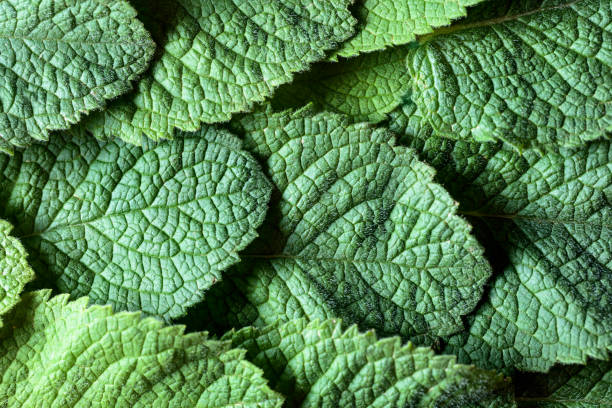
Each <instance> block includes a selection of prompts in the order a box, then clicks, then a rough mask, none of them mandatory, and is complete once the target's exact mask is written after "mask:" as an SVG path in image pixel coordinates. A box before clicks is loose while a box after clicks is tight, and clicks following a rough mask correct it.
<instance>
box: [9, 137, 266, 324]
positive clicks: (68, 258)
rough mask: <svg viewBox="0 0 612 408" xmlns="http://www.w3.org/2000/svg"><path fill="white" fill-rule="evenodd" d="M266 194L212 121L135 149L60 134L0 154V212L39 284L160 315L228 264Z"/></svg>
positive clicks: (251, 233)
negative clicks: (195, 130)
mask: <svg viewBox="0 0 612 408" xmlns="http://www.w3.org/2000/svg"><path fill="white" fill-rule="evenodd" d="M88 139H91V140H88ZM269 195H270V184H269V182H268V181H267V180H266V178H265V176H264V175H263V173H262V171H261V169H260V167H259V165H258V164H257V163H256V162H255V160H254V159H253V158H252V157H251V156H250V155H249V154H248V153H246V152H245V151H243V150H242V148H241V143H240V141H239V140H238V139H236V138H235V137H234V136H233V135H231V134H229V133H228V132H225V131H222V130H217V129H215V128H212V127H207V128H203V129H202V130H201V131H200V132H198V133H195V134H182V135H179V136H178V137H177V138H176V140H175V141H173V142H169V141H167V142H164V143H157V144H156V143H153V142H151V141H147V140H144V141H143V145H142V147H137V146H131V145H127V144H125V143H124V142H121V141H113V142H101V141H98V140H95V139H94V138H91V137H89V138H88V137H83V136H80V135H78V134H68V133H66V134H62V135H58V136H57V137H55V138H54V139H53V140H52V141H51V142H50V143H49V144H47V145H34V146H32V147H30V148H29V149H27V150H25V151H24V152H23V153H18V154H15V156H13V157H12V158H9V157H6V156H0V215H1V216H3V217H5V218H6V219H9V220H11V221H13V222H14V224H15V225H16V229H15V235H16V236H17V237H20V238H21V240H22V242H23V244H24V246H25V247H26V248H27V249H28V252H29V253H30V254H31V255H32V264H33V266H34V269H35V270H36V272H37V275H38V277H39V279H41V280H42V282H41V284H42V285H45V286H47V285H50V286H52V287H55V288H57V289H58V290H60V291H61V292H68V293H70V294H71V295H72V296H74V297H77V296H82V295H88V296H89V297H90V299H91V301H92V302H94V303H110V304H112V305H114V306H115V307H116V308H117V309H119V310H143V311H144V312H146V313H147V314H150V315H156V316H160V317H162V318H164V319H170V318H173V317H176V316H180V315H181V314H183V313H184V311H185V309H186V308H187V307H188V306H189V305H192V304H194V303H196V302H198V301H199V300H200V299H201V298H202V296H203V293H204V291H205V290H206V289H207V288H209V287H210V286H211V285H213V284H214V283H215V282H216V281H217V280H219V279H220V276H221V272H222V271H223V270H224V269H226V268H228V267H229V266H230V265H232V264H234V263H236V262H238V260H239V258H238V254H237V252H238V251H240V250H241V249H242V248H244V247H245V246H246V245H247V244H248V243H249V242H251V240H253V238H254V237H255V236H256V233H255V229H256V228H257V227H258V226H259V225H260V224H261V223H262V222H263V219H264V216H265V213H266V210H267V202H268V199H269Z"/></svg>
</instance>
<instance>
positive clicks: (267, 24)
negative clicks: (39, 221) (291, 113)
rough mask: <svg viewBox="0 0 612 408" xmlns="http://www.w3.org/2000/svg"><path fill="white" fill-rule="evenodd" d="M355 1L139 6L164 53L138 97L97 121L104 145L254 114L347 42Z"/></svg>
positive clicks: (185, 0) (177, 0)
mask: <svg viewBox="0 0 612 408" xmlns="http://www.w3.org/2000/svg"><path fill="white" fill-rule="evenodd" d="M349 3H350V0H308V1H304V0H285V1H282V2H281V1H265V0H256V1H249V2H245V1H237V0H221V1H219V0H215V1H204V2H192V1H189V0H171V1H166V0H164V1H161V0H156V1H153V2H151V1H143V0H139V1H137V2H136V3H135V6H136V8H137V9H138V10H139V12H140V13H141V14H143V16H144V17H143V20H144V21H145V22H146V23H147V27H149V29H150V30H151V32H153V33H154V35H155V39H156V42H157V43H158V44H159V46H160V51H159V56H158V58H157V60H156V61H155V62H154V63H153V66H152V67H151V69H150V70H149V72H148V74H147V75H146V76H145V77H144V78H143V79H142V80H141V81H140V83H139V85H138V89H137V90H136V91H135V92H134V93H132V94H130V95H128V96H126V97H124V98H122V99H121V100H119V101H117V102H116V103H114V104H113V105H112V106H111V107H110V109H108V110H107V111H105V112H102V113H99V114H98V115H95V116H94V117H92V118H91V119H90V120H89V121H87V123H86V127H87V129H88V130H89V131H91V132H92V133H93V134H94V135H95V136H97V137H99V138H108V137H113V136H118V137H121V138H122V139H124V140H126V141H129V142H132V143H138V142H139V141H140V138H141V135H142V134H143V133H144V134H145V135H146V136H148V137H150V138H153V139H159V138H169V137H172V135H173V129H174V128H175V127H177V128H180V129H183V130H197V129H198V128H199V127H200V126H201V123H202V122H204V123H217V122H224V121H227V120H229V119H230V118H231V116H232V114H234V113H237V112H244V111H247V110H249V109H251V108H252V106H253V105H254V103H257V102H261V101H263V100H264V99H265V98H266V97H268V96H270V95H271V94H272V92H273V90H274V89H275V88H277V87H278V86H279V85H281V84H284V83H287V82H291V80H292V79H293V75H294V73H296V72H300V71H304V70H306V69H307V68H308V67H309V65H310V64H311V63H313V62H315V61H318V60H322V59H324V58H325V56H326V51H328V50H331V49H334V48H336V47H337V45H338V43H340V42H342V41H344V40H345V39H346V38H348V37H349V36H350V35H351V34H352V32H353V29H352V26H353V25H354V23H355V20H354V19H353V18H352V16H351V14H350V12H349V11H348V9H347V6H348V4H349Z"/></svg>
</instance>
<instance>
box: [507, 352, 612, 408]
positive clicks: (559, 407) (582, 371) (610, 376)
mask: <svg viewBox="0 0 612 408" xmlns="http://www.w3.org/2000/svg"><path fill="white" fill-rule="evenodd" d="M516 381H517V384H516V394H517V397H516V399H517V401H518V404H519V407H524V408H600V407H606V406H610V405H611V401H612V363H611V362H604V361H591V362H589V363H588V364H587V365H586V366H560V367H556V368H553V369H552V370H551V371H550V372H549V373H548V374H528V373H526V374H519V375H517V376H516Z"/></svg>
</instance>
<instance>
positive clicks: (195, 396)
mask: <svg viewBox="0 0 612 408" xmlns="http://www.w3.org/2000/svg"><path fill="white" fill-rule="evenodd" d="M67 300H68V297H67V296H65V295H61V296H58V297H55V298H52V299H49V292H48V291H44V292H34V293H30V294H26V295H24V296H23V299H22V301H21V303H20V304H19V305H18V306H17V307H16V308H15V309H14V311H13V312H11V313H10V314H9V315H8V316H7V321H8V324H7V325H6V326H5V327H4V328H3V329H0V378H2V381H0V405H2V406H8V407H33V406H36V407H50V408H51V407H57V408H68V407H151V406H156V407H179V406H180V407H196V406H197V407H213V406H214V407H235V406H252V407H255V406H256V407H280V406H281V404H282V398H281V397H280V396H279V395H278V394H276V393H275V392H273V391H272V390H270V389H269V388H268V386H267V384H266V381H265V380H264V379H263V377H262V375H261V374H262V373H261V371H260V370H259V369H258V368H256V367H255V366H253V365H252V364H250V363H249V362H247V361H246V360H244V351H242V350H235V349H231V348H230V347H231V344H230V342H229V341H214V340H209V339H208V338H207V335H206V333H192V334H188V335H184V334H183V328H182V327H180V326H171V327H163V326H162V323H161V322H160V321H159V320H156V319H152V318H148V319H141V318H140V315H139V314H137V313H125V312H124V313H118V314H112V313H111V310H110V307H100V306H93V307H91V308H86V305H87V299H86V298H82V299H79V300H77V301H74V302H70V303H67Z"/></svg>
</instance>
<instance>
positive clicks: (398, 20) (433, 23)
mask: <svg viewBox="0 0 612 408" xmlns="http://www.w3.org/2000/svg"><path fill="white" fill-rule="evenodd" d="M482 1H483V0H399V1H398V0H358V1H357V5H356V6H355V8H354V12H355V14H356V16H357V20H358V22H359V23H358V25H357V27H356V28H357V34H356V35H355V36H354V37H353V38H351V39H350V40H349V41H347V42H346V43H344V44H343V45H342V48H340V49H339V50H338V51H336V53H335V54H336V55H339V56H341V57H351V56H354V55H357V54H359V53H362V52H371V51H376V50H382V49H383V48H387V47H390V46H392V45H401V44H407V43H409V42H411V41H414V40H415V38H416V36H417V35H423V34H428V33H431V32H432V29H433V28H435V27H441V26H445V25H448V24H450V22H451V21H452V20H454V19H457V18H460V17H465V15H466V12H467V10H466V7H467V6H472V5H474V4H477V3H480V2H482Z"/></svg>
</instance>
